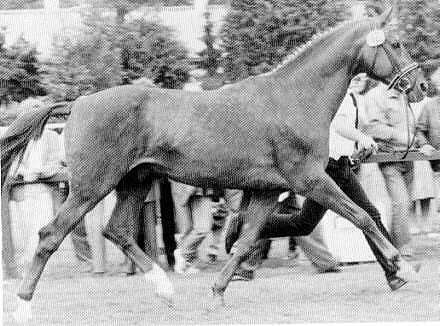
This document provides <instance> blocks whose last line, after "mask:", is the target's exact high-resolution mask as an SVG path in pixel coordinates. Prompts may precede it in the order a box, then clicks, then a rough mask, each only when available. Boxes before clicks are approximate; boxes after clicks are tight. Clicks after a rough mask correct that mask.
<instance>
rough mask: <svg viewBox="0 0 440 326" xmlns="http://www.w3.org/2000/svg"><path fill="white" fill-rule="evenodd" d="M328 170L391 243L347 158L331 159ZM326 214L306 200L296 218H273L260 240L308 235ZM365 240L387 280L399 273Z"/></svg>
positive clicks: (320, 207) (283, 216)
mask: <svg viewBox="0 0 440 326" xmlns="http://www.w3.org/2000/svg"><path fill="white" fill-rule="evenodd" d="M325 171H326V173H327V174H328V175H329V176H330V177H331V178H332V179H333V180H334V181H335V182H336V184H337V185H338V186H339V187H340V188H341V190H342V191H343V192H344V193H345V194H346V195H347V196H348V197H349V198H350V199H351V200H353V202H354V203H356V204H357V205H358V206H359V207H361V208H362V209H363V210H365V212H367V213H368V215H370V217H371V218H372V219H373V220H374V222H375V223H376V225H377V227H378V229H379V231H380V232H381V233H382V234H383V235H384V236H385V237H386V238H387V239H388V240H389V241H391V238H390V235H389V234H388V232H387V230H386V229H385V227H384V225H383V224H382V221H381V218H380V214H379V211H378V210H377V209H376V207H375V206H374V205H373V204H372V203H371V202H370V200H369V199H368V197H367V195H366V193H365V192H364V190H363V189H362V186H361V185H360V183H359V181H358V180H357V177H356V175H355V174H354V173H353V171H352V169H351V166H350V162H349V160H348V158H347V157H342V158H340V159H339V160H338V161H336V160H334V159H330V161H329V164H328V165H327V168H326V170H325ZM326 211H327V208H325V207H323V206H321V205H320V204H318V203H317V202H315V201H313V200H311V199H306V201H305V202H304V205H303V207H302V209H301V211H300V212H299V214H297V215H296V214H295V212H293V215H294V216H293V217H292V214H273V215H272V216H271V219H270V220H269V221H268V222H267V223H266V225H265V227H264V229H263V231H262V235H261V237H262V238H272V237H285V236H305V235H309V234H310V233H311V232H312V231H313V229H314V228H315V227H316V225H317V224H318V223H319V221H321V219H322V218H323V217H324V214H325V212H326ZM364 235H365V234H364ZM365 238H366V240H367V242H368V245H369V246H370V248H371V250H372V251H373V253H374V255H375V257H376V259H377V261H378V263H379V264H380V265H381V267H382V269H383V270H384V272H385V276H386V277H387V278H388V277H390V276H392V275H394V274H395V273H396V271H397V269H396V267H395V266H394V264H389V263H388V261H387V259H386V258H385V257H384V256H383V255H382V253H381V252H380V251H379V249H378V248H377V246H376V245H375V244H374V243H373V241H371V239H370V238H369V237H368V236H366V235H365ZM348 245H349V244H348ZM352 245H355V244H352Z"/></svg>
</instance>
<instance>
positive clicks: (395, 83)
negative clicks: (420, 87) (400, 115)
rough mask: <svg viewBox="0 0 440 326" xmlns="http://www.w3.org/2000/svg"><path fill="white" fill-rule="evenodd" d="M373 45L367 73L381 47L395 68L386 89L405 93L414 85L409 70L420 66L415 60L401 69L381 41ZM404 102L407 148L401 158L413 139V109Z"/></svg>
mask: <svg viewBox="0 0 440 326" xmlns="http://www.w3.org/2000/svg"><path fill="white" fill-rule="evenodd" d="M374 47H375V48H376V51H375V53H374V59H373V64H372V66H371V68H370V69H369V73H370V74H369V75H370V76H371V75H372V74H371V73H372V72H373V69H374V67H375V65H376V60H377V54H378V48H379V47H382V49H383V50H384V51H385V54H386V55H387V57H388V59H389V60H390V62H391V65H392V68H393V70H397V74H396V75H395V76H394V77H393V78H392V79H391V81H390V83H389V84H388V87H387V89H388V90H390V89H393V88H394V89H396V90H397V91H399V92H400V93H403V94H405V95H407V94H408V93H409V92H410V91H411V90H412V89H413V88H414V86H415V80H414V81H413V82H412V83H411V81H410V79H409V78H408V74H409V73H410V72H412V71H414V70H416V69H418V68H419V67H420V65H419V64H418V63H416V62H413V63H411V64H409V65H407V66H406V67H404V68H403V69H400V66H399V63H398V62H396V60H395V58H394V57H393V55H392V54H391V53H390V52H389V49H387V47H385V46H384V45H383V42H381V43H379V44H377V45H376V46H374ZM405 104H406V105H405V111H406V127H407V128H406V129H407V140H408V143H407V148H406V151H405V153H404V155H403V157H402V159H404V158H405V157H406V156H407V155H408V153H409V150H410V148H411V147H412V145H413V144H414V141H415V133H414V135H413V137H412V140H410V130H409V111H411V113H412V116H413V118H414V111H413V109H412V107H411V104H410V103H409V101H408V99H406V101H405Z"/></svg>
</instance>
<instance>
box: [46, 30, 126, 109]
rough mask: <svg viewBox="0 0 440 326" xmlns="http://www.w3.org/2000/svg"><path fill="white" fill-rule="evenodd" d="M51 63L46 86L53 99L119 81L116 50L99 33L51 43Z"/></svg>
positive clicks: (119, 67) (100, 87) (104, 87)
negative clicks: (52, 48)
mask: <svg viewBox="0 0 440 326" xmlns="http://www.w3.org/2000/svg"><path fill="white" fill-rule="evenodd" d="M55 53H56V54H57V55H56V56H55V58H54V63H53V64H52V65H50V66H49V67H47V72H48V73H47V78H46V88H47V89H48V91H49V93H50V94H51V95H52V97H53V98H54V99H55V100H74V99H76V98H77V97H79V96H80V95H86V94H91V93H94V92H97V91H100V90H103V89H106V88H109V87H113V86H116V85H119V84H121V66H120V64H119V61H118V56H119V52H118V49H116V48H114V47H113V46H112V44H111V43H110V42H109V41H108V40H107V39H106V38H103V37H102V35H101V34H100V33H99V32H96V33H92V34H86V35H83V36H82V37H81V38H80V39H79V40H77V41H72V39H70V38H68V37H66V38H63V39H60V40H59V41H58V42H57V43H56V44H55Z"/></svg>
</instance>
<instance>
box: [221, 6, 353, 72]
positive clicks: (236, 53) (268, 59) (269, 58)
mask: <svg viewBox="0 0 440 326" xmlns="http://www.w3.org/2000/svg"><path fill="white" fill-rule="evenodd" d="M231 9H232V10H231V11H230V13H229V14H228V15H227V16H226V18H225V24H224V26H223V29H222V32H221V38H222V41H223V44H224V49H225V51H226V53H227V55H226V61H225V72H226V73H227V74H228V76H229V78H230V79H231V80H239V79H242V78H245V77H247V76H249V75H256V74H259V73H262V72H265V71H268V70H270V69H271V68H272V67H273V66H274V65H276V64H278V63H279V62H280V61H281V60H282V59H283V58H284V57H285V56H286V55H287V54H289V53H290V52H292V49H294V48H296V47H298V46H300V45H301V44H303V43H305V42H307V41H308V40H310V38H311V37H312V36H313V35H314V34H316V33H318V32H321V31H324V30H326V29H327V28H329V27H331V26H334V25H336V24H338V23H339V22H341V21H343V20H345V19H346V18H347V16H348V13H347V11H346V1H343V0H338V1H330V0H309V1H305V0H255V1H254V0H231Z"/></svg>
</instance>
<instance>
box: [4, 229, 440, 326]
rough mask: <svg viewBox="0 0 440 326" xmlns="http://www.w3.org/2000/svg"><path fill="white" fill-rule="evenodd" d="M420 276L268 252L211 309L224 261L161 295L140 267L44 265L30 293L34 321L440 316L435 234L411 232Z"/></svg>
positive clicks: (10, 290) (12, 284)
mask: <svg viewBox="0 0 440 326" xmlns="http://www.w3.org/2000/svg"><path fill="white" fill-rule="evenodd" d="M415 239H416V241H415V242H416V252H415V253H416V254H415V258H416V260H418V261H422V262H423V267H422V270H421V272H420V276H421V281H420V282H418V283H413V284H409V285H407V286H406V287H404V288H402V289H400V290H399V291H396V292H391V291H390V290H389V289H388V286H387V285H386V282H385V278H384V277H383V275H382V272H381V270H380V268H379V265H377V264H376V263H368V264H357V265H350V266H343V272H341V273H333V274H317V273H316V272H315V271H314V270H313V268H312V267H311V266H310V264H309V263H308V262H307V261H304V260H299V261H298V260H283V259H281V258H270V259H269V260H267V261H266V262H265V263H264V265H263V267H262V268H261V269H259V270H258V272H257V274H256V279H255V280H254V281H252V282H233V283H231V285H230V287H229V288H228V290H227V292H226V295H225V300H226V306H225V307H224V308H221V309H220V310H218V311H215V312H208V311H207V308H208V307H209V303H210V299H211V292H210V287H211V285H212V283H213V281H214V278H215V277H216V275H217V273H216V272H217V271H219V270H220V268H221V266H222V264H223V263H220V264H217V265H214V266H212V265H207V264H205V265H203V266H202V267H205V268H204V270H203V271H202V272H201V273H199V274H196V275H186V276H183V275H176V274H174V273H169V276H170V278H171V281H172V282H173V284H174V285H175V288H176V292H177V296H176V301H175V306H174V307H173V308H170V307H168V306H167V305H165V304H163V303H162V302H160V301H159V300H158V299H157V298H156V297H155V296H154V295H153V294H152V293H153V287H152V285H151V284H148V283H146V282H145V280H144V278H143V277H142V275H141V274H140V273H138V274H137V275H135V276H132V277H126V276H122V275H120V274H118V273H113V274H108V275H105V276H102V277H94V276H92V275H91V274H89V273H86V272H84V271H81V270H80V268H79V267H78V266H76V267H75V268H72V266H67V267H66V266H56V265H50V266H48V267H49V268H48V270H47V272H45V274H44V275H43V278H42V280H41V282H40V284H39V287H38V288H37V291H36V294H35V296H34V300H33V305H34V306H33V309H34V318H33V320H32V321H31V323H30V324H31V325H45V326H49V325H154V324H175V325H181V324H236V323H245V324H254V323H307V322H379V321H438V320H440V288H439V285H440V283H439V276H440V270H439V264H438V257H439V255H440V245H439V242H440V238H436V239H431V238H427V237H426V236H422V235H420V236H417V237H416V238H415ZM17 287H18V281H7V282H4V284H3V290H4V294H3V300H4V301H3V305H4V307H3V309H4V318H3V322H4V325H15V322H14V321H13V320H12V317H11V312H12V311H13V310H14V308H15V305H16V301H15V295H14V293H15V291H16V289H17Z"/></svg>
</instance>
